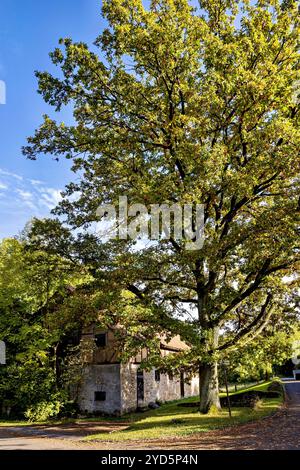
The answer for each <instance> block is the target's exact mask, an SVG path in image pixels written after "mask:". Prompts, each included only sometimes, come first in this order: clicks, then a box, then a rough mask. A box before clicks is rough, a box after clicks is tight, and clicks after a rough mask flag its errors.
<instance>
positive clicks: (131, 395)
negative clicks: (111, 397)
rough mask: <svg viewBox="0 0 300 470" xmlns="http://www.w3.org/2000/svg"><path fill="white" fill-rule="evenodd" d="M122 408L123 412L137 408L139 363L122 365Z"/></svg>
mask: <svg viewBox="0 0 300 470" xmlns="http://www.w3.org/2000/svg"><path fill="white" fill-rule="evenodd" d="M120 370H121V410H122V413H128V412H130V411H135V410H136V408H137V406H138V405H137V379H136V375H137V370H138V364H133V363H130V362H129V363H128V364H122V365H121V368H120Z"/></svg>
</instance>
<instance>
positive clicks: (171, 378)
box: [169, 372, 174, 380]
mask: <svg viewBox="0 0 300 470" xmlns="http://www.w3.org/2000/svg"><path fill="white" fill-rule="evenodd" d="M173 379H174V374H173V372H169V380H173Z"/></svg>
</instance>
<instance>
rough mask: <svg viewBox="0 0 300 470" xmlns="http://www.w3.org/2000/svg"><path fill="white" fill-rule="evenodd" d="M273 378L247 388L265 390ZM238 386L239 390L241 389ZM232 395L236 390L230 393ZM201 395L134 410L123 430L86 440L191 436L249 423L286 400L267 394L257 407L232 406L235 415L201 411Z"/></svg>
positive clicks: (262, 416) (124, 418)
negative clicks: (199, 397)
mask: <svg viewBox="0 0 300 470" xmlns="http://www.w3.org/2000/svg"><path fill="white" fill-rule="evenodd" d="M270 383H271V382H265V383H263V384H259V385H256V386H252V387H250V388H247V389H244V390H262V391H263V390H266V389H267V387H268V385H269V384H270ZM244 390H239V391H238V392H237V393H242V391H244ZM231 395H233V393H231ZM197 400H198V397H192V398H187V399H184V400H178V401H174V402H170V403H166V404H164V405H162V406H161V407H160V408H158V409H156V410H151V411H147V412H145V413H143V414H141V413H133V414H131V415H128V416H123V417H122V418H121V419H122V421H126V420H127V419H130V421H131V424H130V425H129V427H128V428H127V429H125V430H122V431H116V432H110V433H100V434H94V435H91V436H88V437H86V438H85V439H86V440H96V439H97V440H106V441H127V440H137V439H139V440H140V439H159V438H164V437H174V436H188V435H191V434H194V433H199V432H206V431H210V430H213V429H217V428H224V427H226V426H230V425H234V424H241V423H246V422H249V421H253V420H257V419H261V418H264V417H266V416H268V415H270V414H272V413H274V412H275V411H277V410H278V408H279V407H280V406H281V405H282V403H283V397H278V398H265V399H263V400H262V402H261V403H260V405H259V406H258V407H257V408H256V409H251V408H233V409H232V418H231V419H230V417H229V415H228V411H227V410H225V409H223V410H222V411H221V412H217V411H216V412H211V413H209V414H208V415H201V414H200V413H199V412H198V410H197V406H196V401H197ZM180 401H184V402H187V401H189V402H191V403H193V402H195V407H189V408H182V407H179V406H177V405H178V403H180Z"/></svg>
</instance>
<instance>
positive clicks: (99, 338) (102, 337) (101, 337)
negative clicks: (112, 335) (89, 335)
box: [95, 333, 106, 348]
mask: <svg viewBox="0 0 300 470" xmlns="http://www.w3.org/2000/svg"><path fill="white" fill-rule="evenodd" d="M95 343H96V346H97V348H105V346H106V333H99V334H98V335H95Z"/></svg>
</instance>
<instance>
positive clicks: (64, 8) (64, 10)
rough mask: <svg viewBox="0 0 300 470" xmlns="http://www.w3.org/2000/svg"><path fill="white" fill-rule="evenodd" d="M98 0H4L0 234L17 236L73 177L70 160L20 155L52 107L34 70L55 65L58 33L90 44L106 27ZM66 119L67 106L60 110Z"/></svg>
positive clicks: (0, 8) (0, 18)
mask: <svg viewBox="0 0 300 470" xmlns="http://www.w3.org/2000/svg"><path fill="white" fill-rule="evenodd" d="M100 9H101V1H100V0H72V1H71V0H51V1H41V0H1V4H0V81H4V82H5V84H6V104H5V105H1V104H0V238H3V237H7V236H14V235H16V234H18V232H19V231H20V230H22V228H23V227H24V225H25V223H26V222H27V221H28V220H29V219H30V218H31V217H32V216H38V217H43V216H46V215H48V214H49V211H50V209H51V208H52V207H54V206H55V205H56V203H57V201H58V199H59V196H60V190H61V189H63V188H64V186H65V184H66V183H67V182H68V181H70V180H71V179H72V173H71V172H70V169H69V164H68V162H66V161H62V160H61V161H60V162H56V161H53V160H52V159H51V157H45V156H43V157H41V158H39V159H38V160H37V161H35V162H33V161H30V160H27V159H26V158H25V157H24V156H22V154H21V147H22V145H24V144H26V137H27V136H29V135H31V134H33V132H34V130H35V128H36V127H37V126H38V125H39V124H40V123H41V121H42V115H43V114H44V113H48V114H51V115H52V110H51V109H50V108H49V107H48V106H47V105H46V104H45V103H44V102H43V101H42V97H41V96H40V95H39V94H37V92H36V90H37V81H36V78H35V76H34V71H35V70H49V71H52V70H54V67H53V66H52V65H51V62H50V59H49V56H48V54H49V52H50V51H52V50H53V49H54V47H56V46H57V43H58V39H59V38H60V37H72V39H74V40H81V41H84V42H87V43H88V44H90V45H91V44H92V42H93V41H94V40H95V38H96V37H97V35H98V34H99V33H100V32H101V30H102V29H103V27H104V23H103V20H102V18H101V15H100ZM59 119H60V120H65V121H68V119H70V116H69V115H68V111H64V112H63V113H60V117H59Z"/></svg>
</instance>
